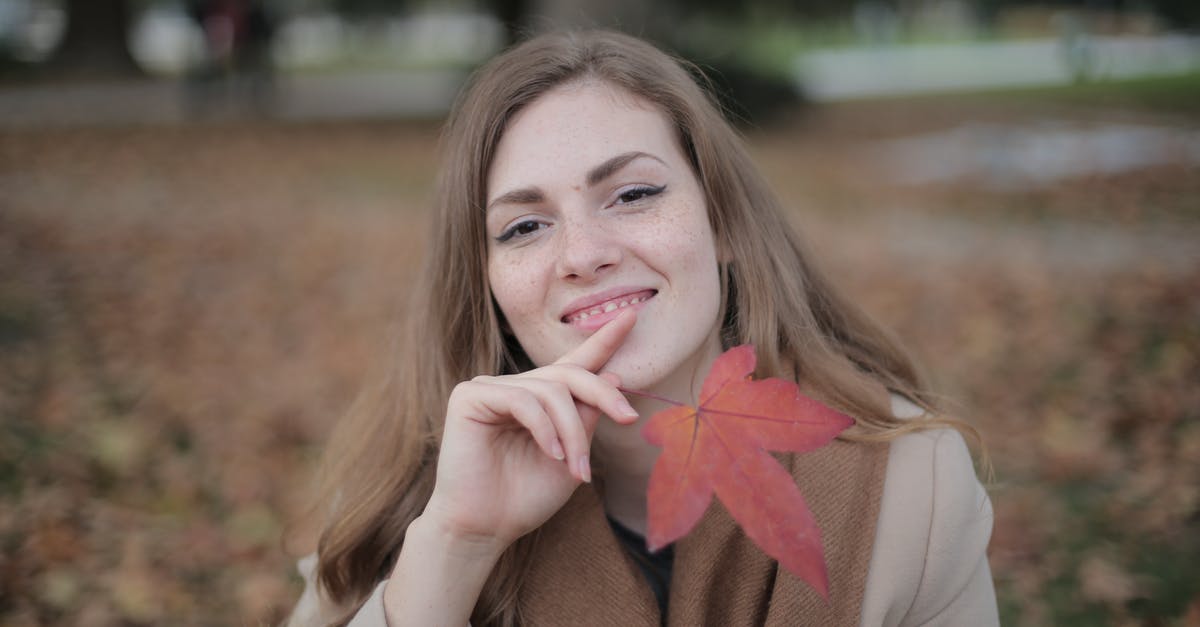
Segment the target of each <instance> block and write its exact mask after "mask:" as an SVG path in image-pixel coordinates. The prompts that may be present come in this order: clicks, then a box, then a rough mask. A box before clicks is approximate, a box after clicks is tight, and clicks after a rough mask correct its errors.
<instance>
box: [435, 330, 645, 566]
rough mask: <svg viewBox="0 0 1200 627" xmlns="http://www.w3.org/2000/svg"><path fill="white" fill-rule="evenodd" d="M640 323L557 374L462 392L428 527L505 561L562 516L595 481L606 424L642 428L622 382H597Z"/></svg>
mask: <svg viewBox="0 0 1200 627" xmlns="http://www.w3.org/2000/svg"><path fill="white" fill-rule="evenodd" d="M635 322H636V313H635V312H634V311H633V310H630V311H628V312H627V313H623V314H622V315H621V316H620V317H618V318H616V319H615V320H613V321H612V322H610V323H608V324H607V325H605V326H604V327H602V328H600V329H599V330H597V331H596V332H595V333H594V334H592V336H591V337H589V338H587V340H585V341H584V342H583V343H582V344H580V345H579V346H578V347H576V348H575V349H574V350H572V351H571V352H569V353H567V354H566V355H563V356H562V357H561V358H560V359H559V360H558V361H556V362H554V363H553V364H550V365H548V366H544V367H542V368H537V369H536V370H531V371H529V372H523V373H521V374H516V375H508V376H501V377H489V376H480V377H476V378H474V379H472V380H471V381H466V382H463V383H460V384H459V385H457V386H456V387H455V388H454V391H453V392H452V393H451V394H450V400H449V403H448V404H447V407H446V426H445V431H444V433H443V436H442V446H441V452H440V454H439V457H438V467H437V479H436V483H435V485H434V490H433V495H432V497H431V498H430V501H429V504H428V506H427V507H426V509H425V512H424V513H423V514H422V518H426V519H429V520H430V521H432V522H434V523H435V524H436V525H437V526H438V527H439V528H440V529H441V530H442V532H443V533H446V534H449V536H450V537H454V538H457V539H460V540H468V541H470V542H471V543H472V544H476V545H478V546H485V547H489V548H490V549H491V550H493V551H495V552H496V553H497V554H498V553H499V551H502V550H503V549H504V548H505V547H507V546H508V545H509V544H511V543H512V542H513V541H515V540H516V539H517V538H519V537H521V536H522V535H524V534H526V533H528V532H530V531H532V530H534V529H536V528H537V527H539V526H541V525H542V523H544V522H545V521H546V520H547V519H549V518H550V516H552V515H553V514H554V513H555V512H556V511H558V509H559V508H560V507H562V506H563V504H564V503H566V501H567V499H568V498H569V497H570V496H571V493H572V492H574V490H575V488H576V487H577V486H578V485H579V482H580V481H590V480H591V468H590V465H589V464H590V461H589V456H588V451H589V450H590V448H591V438H592V434H593V433H594V432H595V429H596V424H597V422H598V421H599V420H600V416H601V414H606V415H608V416H609V417H611V418H612V419H613V420H614V421H616V422H618V423H621V424H630V423H632V422H634V421H636V420H637V413H636V412H635V411H634V410H633V408H632V407H630V406H629V403H628V401H626V400H625V397H624V395H622V394H621V392H620V391H619V390H618V389H617V386H618V385H619V384H620V380H619V377H617V375H615V374H612V373H600V374H597V373H598V372H599V371H600V370H601V368H603V367H604V365H605V364H606V363H607V362H608V360H609V358H610V357H612V355H613V353H615V352H616V350H617V348H619V347H620V346H621V343H622V342H623V341H624V340H625V337H626V335H628V333H629V331H630V330H631V329H632V328H633V326H634V324H635Z"/></svg>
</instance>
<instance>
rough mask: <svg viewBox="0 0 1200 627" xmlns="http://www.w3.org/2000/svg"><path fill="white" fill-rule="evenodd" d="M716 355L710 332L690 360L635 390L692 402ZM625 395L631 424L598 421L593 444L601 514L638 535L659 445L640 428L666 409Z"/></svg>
mask: <svg viewBox="0 0 1200 627" xmlns="http://www.w3.org/2000/svg"><path fill="white" fill-rule="evenodd" d="M720 353H721V345H720V340H719V339H718V338H716V336H715V334H714V336H713V337H712V338H711V339H710V341H709V342H706V343H705V345H704V346H703V347H702V348H701V349H700V350H698V351H697V352H696V357H695V358H694V359H690V360H688V362H687V363H685V364H684V365H683V366H681V367H680V368H678V369H677V370H676V371H675V372H674V373H673V374H671V375H670V376H668V377H667V378H666V379H663V380H662V381H659V382H658V383H656V384H655V385H653V386H651V387H650V388H648V389H643V390H638V391H639V392H647V393H649V394H653V395H654V396H658V397H661V398H666V399H671V400H674V401H676V402H680V403H686V404H689V405H691V404H694V403H696V399H697V397H699V395H700V387H701V385H702V384H703V382H704V377H705V376H706V375H707V374H708V369H709V368H710V367H711V366H712V362H713V360H714V359H716V357H717V355H719V354H720ZM626 398H628V399H629V404H630V405H633V408H634V409H635V410H637V412H638V415H639V416H641V418H639V419H638V421H637V422H635V423H634V424H632V425H620V424H617V423H616V422H613V421H611V420H601V421H600V424H599V426H598V427H597V429H596V436H595V440H594V441H593V448H595V457H596V458H597V459H599V460H602V463H603V465H604V509H605V512H606V513H607V514H608V515H609V516H611V517H613V518H614V519H616V520H617V522H619V523H621V524H622V525H624V526H625V527H626V528H628V529H631V530H633V531H636V532H638V533H640V534H643V535H644V534H645V532H646V490H647V487H648V486H649V484H650V471H651V470H652V469H653V468H654V463H655V461H657V460H658V454H659V449H658V447H656V446H654V445H652V444H650V443H649V442H647V441H646V439H645V438H643V437H642V427H643V426H644V425H645V424H646V421H648V420H649V419H650V417H651V416H653V415H654V414H655V413H657V412H659V411H662V410H664V409H667V408H669V407H670V404H668V403H666V402H664V401H661V400H657V399H654V398H651V397H646V396H642V395H638V394H627V395H626Z"/></svg>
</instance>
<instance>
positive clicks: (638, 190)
mask: <svg viewBox="0 0 1200 627" xmlns="http://www.w3.org/2000/svg"><path fill="white" fill-rule="evenodd" d="M666 189H667V186H666V185H657V186H654V185H640V186H638V187H635V188H633V189H630V190H626V191H625V192H622V193H621V194H619V195H618V196H617V202H615V203H613V204H622V205H631V204H633V203H636V202H638V201H640V200H644V199H646V198H649V197H651V196H657V195H659V194H661V193H663V192H664V191H665V190H666ZM628 196H636V198H631V199H628V200H624V201H622V199H624V198H626V197H628ZM528 226H537V227H539V228H540V227H541V226H543V225H542V223H541V222H538V221H537V220H521V221H520V222H517V223H516V224H514V225H512V226H510V227H508V228H507V229H505V231H504V232H503V233H501V234H500V235H499V236H498V237H496V241H497V242H498V243H500V244H503V243H505V242H507V241H509V240H511V239H512V238H514V237H518V236H519V237H524V236H526V235H530V234H532V233H533V232H534V231H527V232H525V233H521V229H522V228H526V227H528ZM535 230H536V229H535Z"/></svg>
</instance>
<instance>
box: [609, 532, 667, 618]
mask: <svg viewBox="0 0 1200 627" xmlns="http://www.w3.org/2000/svg"><path fill="white" fill-rule="evenodd" d="M608 524H609V526H610V527H612V530H613V533H614V534H615V535H616V536H617V540H620V541H621V546H623V547H625V550H626V551H627V552H628V553H629V556H630V557H632V558H633V562H634V563H635V564H637V565H638V568H640V569H641V571H642V574H643V575H645V576H646V581H647V583H649V584H650V589H651V590H653V591H654V598H655V600H657V601H658V613H659V616H661V617H662V622H663V624H664V625H665V624H666V622H667V593H668V592H669V591H670V590H671V565H672V564H673V563H674V562H675V547H674V545H672V546H667V547H664V548H662V549H660V550H659V551H658V552H657V553H651V552H650V551H648V550H646V539H645V538H643V537H642V536H640V535H638V534H637V532H635V531H631V530H630V529H627V528H625V526H624V525H622V524H621V523H619V522H617V521H615V520H613V519H612V517H609V518H608Z"/></svg>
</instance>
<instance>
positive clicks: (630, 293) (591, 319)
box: [559, 286, 658, 329]
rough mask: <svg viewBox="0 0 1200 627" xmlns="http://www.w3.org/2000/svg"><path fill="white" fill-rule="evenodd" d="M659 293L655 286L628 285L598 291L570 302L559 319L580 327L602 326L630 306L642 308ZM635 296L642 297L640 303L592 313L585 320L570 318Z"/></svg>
mask: <svg viewBox="0 0 1200 627" xmlns="http://www.w3.org/2000/svg"><path fill="white" fill-rule="evenodd" d="M657 294H658V290H656V289H654V288H649V287H627V286H622V287H614V288H611V289H607V290H603V291H600V292H596V293H595V294H588V295H587V296H584V297H581V298H577V299H575V300H573V301H571V302H570V303H568V304H567V306H566V307H565V308H564V309H563V311H562V313H561V314H560V315H559V321H560V322H562V323H564V324H569V325H571V326H576V327H580V328H587V329H590V328H600V327H602V326H604V324H605V323H607V322H608V321H609V320H611V319H613V318H616V317H617V316H618V315H619V314H620V313H621V312H622V311H624V310H625V309H628V308H630V307H635V308H638V309H640V308H641V307H642V306H643V305H645V303H646V301H648V300H649V299H651V298H653V297H654V296H655V295H657ZM634 298H641V299H642V300H641V301H640V302H638V303H634V304H632V305H626V306H625V307H618V308H616V309H613V310H611V311H601V312H600V313H598V314H592V315H590V316H588V317H587V318H586V319H584V320H571V319H570V318H571V317H572V316H575V315H578V314H579V313H581V312H585V311H588V310H589V309H595V308H597V307H598V306H600V305H603V304H604V303H608V302H610V301H621V300H630V299H634Z"/></svg>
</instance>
